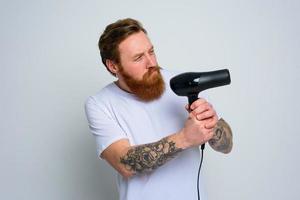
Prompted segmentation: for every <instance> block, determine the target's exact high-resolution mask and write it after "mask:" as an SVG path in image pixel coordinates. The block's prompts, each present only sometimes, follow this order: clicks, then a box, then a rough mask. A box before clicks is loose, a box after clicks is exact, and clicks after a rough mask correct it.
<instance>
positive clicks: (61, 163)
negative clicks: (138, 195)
mask: <svg viewBox="0 0 300 200" xmlns="http://www.w3.org/2000/svg"><path fill="white" fill-rule="evenodd" d="M299 10H300V3H299V1H296V0H294V1H289V0H281V1H279V0H272V1H271V0H255V1H237V0H236V1H234V0H227V1H214V0H206V1H200V0H198V1H196V0H194V1H174V0H173V1H171V0H169V1H160V2H159V1H141V0H139V1H101V0H93V1H79V0H77V1H75V0H74V1H71V0H70V1H67V0H59V1H58V0H56V1H55V0H52V1H49V0H48V1H46V0H39V1H37V0H36V1H34V0H27V1H14V0H11V1H1V4H0V22H1V27H0V30H1V31H0V56H1V59H0V66H1V71H0V74H1V75H0V78H1V79H0V81H1V82H0V89H1V90H0V91H1V98H0V106H1V107H0V108H1V110H0V113H1V116H0V120H1V121H0V123H1V127H0V131H1V135H0V156H1V165H0V199H7V200H11V199H12V200H15V199H26V200H27V199H30V200H37V199H43V200H48V199H49V200H53V199H56V200H66V199H70V200H71V199H72V200H77V199H78V200H81V199H89V200H96V199H103V200H113V199H116V198H117V194H116V187H115V185H114V177H115V174H114V171H113V170H112V169H111V168H110V167H109V166H108V165H107V164H106V163H105V162H103V161H100V160H98V159H97V156H96V151H95V143H94V139H93V137H92V135H91V134H90V133H89V130H88V127H87V122H86V119H85V114H84V110H83V104H84V101H85V99H86V98H87V96H88V95H91V94H94V93H95V92H97V91H98V90H99V89H100V88H101V87H103V86H104V85H106V84H108V83H109V82H111V81H112V80H114V79H113V77H112V76H111V75H110V74H109V73H108V72H106V70H105V68H104V66H103V65H102V64H101V62H100V57H99V53H98V49H97V41H98V38H99V35H100V33H101V32H102V31H103V29H104V28H105V26H106V25H107V24H108V23H111V22H114V21H115V20H117V19H119V18H126V17H133V18H137V19H139V20H140V21H141V22H142V23H143V24H144V26H145V27H146V29H147V30H148V32H149V35H150V37H151V39H152V42H153V44H154V45H155V47H156V52H157V56H158V60H159V62H160V65H161V66H163V67H165V68H168V69H176V70H184V71H206V70H215V69H222V68H228V69H229V70H230V72H231V76H232V84H231V85H230V86H228V87H222V88H216V89H214V90H210V91H209V94H211V101H212V102H213V103H214V105H215V107H216V109H217V110H218V111H219V113H222V116H223V117H224V118H225V119H227V121H228V122H229V123H230V124H231V126H232V129H233V132H234V149H233V151H232V153H231V154H229V155H223V154H220V153H216V152H214V151H213V150H212V149H210V148H209V147H207V148H206V151H205V159H204V164H203V168H202V173H203V174H204V176H205V178H206V180H207V182H206V183H207V184H206V188H207V191H208V197H209V199H210V200H219V199H224V200H232V199H234V200H240V199H243V200H252V199H273V200H280V199H299V189H300V187H299V183H298V182H299V179H300V173H299V167H300V158H299V155H298V144H299V138H300V137H299V134H300V133H299V129H300V121H299V116H298V113H299V111H300V109H299V101H300V98H299V97H300V96H299V81H300V75H299V74H300V70H299V67H300V60H299V52H300V39H299V35H300V28H299V24H300V12H299ZM175 189H180V188H175Z"/></svg>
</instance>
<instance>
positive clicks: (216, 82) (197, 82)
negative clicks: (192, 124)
mask: <svg viewBox="0 0 300 200" xmlns="http://www.w3.org/2000/svg"><path fill="white" fill-rule="evenodd" d="M230 82H231V80H230V74H229V70H228V69H222V70H217V71H210V72H187V73H183V74H179V75H177V76H175V77H173V78H172V79H171V80H170V86H171V89H172V90H173V91H174V92H175V93H176V94H177V95H178V96H187V97H188V101H189V105H192V103H193V102H194V101H196V100H197V99H198V95H199V93H200V92H202V91H203V90H206V89H209V88H214V87H219V86H223V85H228V84H230ZM201 149H204V144H203V145H202V146H201Z"/></svg>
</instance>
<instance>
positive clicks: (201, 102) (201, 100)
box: [190, 98, 206, 110]
mask: <svg viewBox="0 0 300 200" xmlns="http://www.w3.org/2000/svg"><path fill="white" fill-rule="evenodd" d="M203 103H206V100H205V99H203V98H199V99H197V100H196V101H194V102H193V103H192V105H191V107H190V108H191V110H194V109H195V108H197V107H198V106H200V105H201V104H203Z"/></svg>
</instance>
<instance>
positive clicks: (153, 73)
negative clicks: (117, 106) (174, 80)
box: [120, 66, 165, 102]
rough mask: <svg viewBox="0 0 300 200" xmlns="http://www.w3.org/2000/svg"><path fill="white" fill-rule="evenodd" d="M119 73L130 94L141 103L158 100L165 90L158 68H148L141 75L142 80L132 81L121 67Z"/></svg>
mask: <svg viewBox="0 0 300 200" xmlns="http://www.w3.org/2000/svg"><path fill="white" fill-rule="evenodd" d="M120 73H121V75H122V77H123V80H124V82H125V83H126V85H127V86H128V87H129V89H130V90H131V92H132V93H133V94H135V95H136V96H137V97H138V98H140V99H141V100H142V101H145V102H149V101H153V100H155V99H158V98H159V97H161V95H162V94H163V92H164V90H165V82H164V80H163V78H162V75H161V73H160V67H159V66H154V67H150V68H149V69H148V71H147V72H146V73H145V74H144V75H143V78H142V80H136V79H133V78H132V77H131V76H130V75H129V74H127V73H126V72H125V71H124V69H123V67H121V69H120Z"/></svg>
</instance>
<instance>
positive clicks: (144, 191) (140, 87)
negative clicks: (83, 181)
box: [85, 19, 232, 200]
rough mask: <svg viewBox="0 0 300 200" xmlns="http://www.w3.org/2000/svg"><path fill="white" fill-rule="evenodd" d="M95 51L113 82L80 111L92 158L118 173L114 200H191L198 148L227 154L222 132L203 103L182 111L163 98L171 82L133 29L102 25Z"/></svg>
mask: <svg viewBox="0 0 300 200" xmlns="http://www.w3.org/2000/svg"><path fill="white" fill-rule="evenodd" d="M99 49H100V54H101V58H102V62H103V64H104V65H105V66H106V68H107V70H108V71H109V72H110V73H111V74H113V75H114V76H115V77H116V78H117V80H116V81H115V82H113V83H111V84H109V85H107V86H106V87H104V88H103V89H102V90H100V91H99V92H98V93H97V94H95V95H93V96H90V97H89V98H88V99H87V101H86V104H85V109H86V115H87V119H88V122H89V127H90V130H91V132H92V133H93V135H94V136H95V138H96V142H97V151H98V155H99V157H100V158H102V159H105V160H106V161H107V162H108V163H109V164H110V165H111V166H112V167H114V168H115V169H116V171H117V172H118V181H117V183H118V189H119V199H120V200H140V199H143V200H154V199H155V200H159V199H161V200H165V199H172V200H182V199H189V200H196V199H197V191H196V189H195V188H196V184H197V182H196V180H197V179H196V178H197V167H198V164H199V160H200V152H199V145H201V144H203V143H205V142H208V143H209V144H210V146H211V147H212V148H213V149H215V150H216V151H219V152H223V153H229V152H230V151H231V149H232V133H231V130H230V127H229V125H228V124H227V123H226V122H225V121H224V120H223V119H219V118H218V116H217V114H216V112H215V110H214V109H213V107H212V105H211V104H209V103H208V102H207V101H206V100H205V99H204V98H200V99H199V100H197V101H195V102H194V103H193V104H192V105H191V106H190V109H188V107H187V106H185V104H186V99H185V98H180V97H178V96H176V95H175V94H174V93H173V92H172V91H171V90H170V88H169V85H168V82H169V80H170V78H171V77H173V76H174V75H175V74H174V73H172V72H169V71H167V70H165V69H162V68H160V67H159V66H158V63H157V59H156V55H155V52H154V47H153V45H152V43H151V41H150V39H149V38H148V36H147V32H146V30H145V29H144V28H143V27H142V25H141V24H140V23H139V22H138V21H136V20H134V19H123V20H118V21H117V22H115V23H112V24H110V25H108V26H107V27H106V29H105V31H104V32H103V34H102V35H101V37H100V40H99ZM184 107H185V108H186V109H187V110H188V111H189V112H187V111H186V110H185V109H184ZM199 184H200V186H201V179H200V181H199ZM200 188H201V190H203V189H202V187H200ZM202 192H203V191H202ZM202 195H203V194H202ZM203 198H204V197H203V196H202V198H201V199H203Z"/></svg>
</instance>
